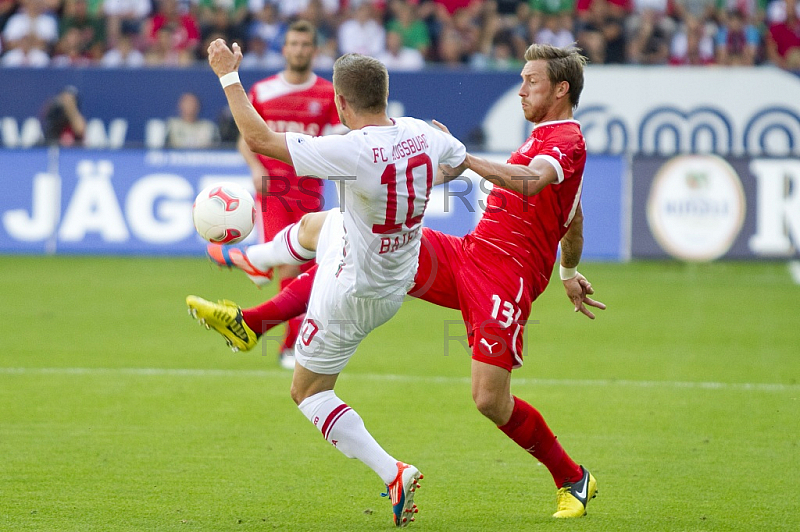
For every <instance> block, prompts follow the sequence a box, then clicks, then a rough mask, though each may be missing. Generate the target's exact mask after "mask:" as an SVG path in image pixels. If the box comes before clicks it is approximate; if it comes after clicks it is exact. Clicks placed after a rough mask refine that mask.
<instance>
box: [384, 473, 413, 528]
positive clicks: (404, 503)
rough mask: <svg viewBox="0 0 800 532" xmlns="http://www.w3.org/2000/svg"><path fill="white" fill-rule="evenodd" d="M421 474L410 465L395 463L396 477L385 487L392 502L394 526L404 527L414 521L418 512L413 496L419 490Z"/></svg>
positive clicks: (386, 494) (385, 494)
mask: <svg viewBox="0 0 800 532" xmlns="http://www.w3.org/2000/svg"><path fill="white" fill-rule="evenodd" d="M421 478H422V474H421V473H420V472H419V469H417V468H416V467H414V466H412V465H408V464H404V463H403V462H397V476H396V477H395V479H394V480H393V481H392V483H391V484H389V485H387V486H386V493H381V496H382V497H386V496H388V497H389V498H390V499H391V501H392V519H393V520H394V526H398V527H405V526H408V525H409V524H410V523H411V522H412V521H414V514H416V513H417V512H418V510H417V505H416V504H414V495H415V494H416V491H417V488H419V480H420V479H421Z"/></svg>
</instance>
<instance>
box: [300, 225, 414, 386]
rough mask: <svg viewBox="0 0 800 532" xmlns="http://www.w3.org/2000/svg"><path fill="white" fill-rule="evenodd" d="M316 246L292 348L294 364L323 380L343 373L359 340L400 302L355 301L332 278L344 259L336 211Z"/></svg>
mask: <svg viewBox="0 0 800 532" xmlns="http://www.w3.org/2000/svg"><path fill="white" fill-rule="evenodd" d="M328 212H329V214H328V217H327V218H326V219H325V223H324V224H323V225H322V229H321V230H320V235H319V243H318V245H317V264H318V265H319V266H318V269H317V273H316V277H315V278H314V287H313V288H312V289H311V297H310V299H309V301H308V310H307V311H306V316H305V319H304V320H303V324H302V325H301V326H300V333H299V335H298V337H297V342H296V343H295V360H296V361H297V362H298V363H299V364H300V365H301V366H303V367H304V368H306V369H307V370H309V371H313V372H314V373H319V374H323V375H336V374H338V373H341V371H342V370H343V369H344V367H345V366H346V365H347V363H348V362H349V361H350V357H351V356H353V353H355V351H356V348H357V347H358V344H360V343H361V340H363V339H364V338H366V336H367V335H368V334H369V333H370V332H371V331H372V330H373V329H375V328H377V327H379V326H380V325H383V324H384V323H386V322H387V321H389V319H391V318H392V316H394V315H395V314H397V311H398V310H400V305H401V304H402V303H403V299H402V298H401V297H397V298H395V297H389V298H381V299H370V298H362V297H355V296H353V295H352V288H350V287H346V286H345V285H343V284H342V283H341V282H339V280H338V279H337V278H336V273H337V271H338V269H339V264H340V262H341V259H342V239H343V237H344V225H343V220H342V213H341V212H340V211H339V209H333V210H331V211H328Z"/></svg>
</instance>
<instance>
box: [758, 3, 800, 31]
mask: <svg viewBox="0 0 800 532" xmlns="http://www.w3.org/2000/svg"><path fill="white" fill-rule="evenodd" d="M789 3H790V2H789V0H770V2H769V3H768V4H767V7H766V20H767V26H772V25H774V24H780V23H781V22H786V18H787V16H788V13H790V12H792V11H794V14H795V15H796V16H797V18H800V2H791V3H792V4H793V5H794V9H792V8H791V7H789Z"/></svg>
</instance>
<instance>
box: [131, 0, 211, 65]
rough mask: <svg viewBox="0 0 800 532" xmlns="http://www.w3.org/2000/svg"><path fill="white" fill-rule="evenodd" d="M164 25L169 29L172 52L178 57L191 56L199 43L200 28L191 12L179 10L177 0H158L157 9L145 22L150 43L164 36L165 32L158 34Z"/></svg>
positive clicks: (145, 31)
mask: <svg viewBox="0 0 800 532" xmlns="http://www.w3.org/2000/svg"><path fill="white" fill-rule="evenodd" d="M165 27H168V28H170V30H171V35H170V39H171V41H170V47H171V48H172V49H173V50H174V52H175V53H177V54H178V55H179V56H180V57H186V56H188V57H192V58H193V57H194V52H195V50H196V49H197V46H198V45H199V44H200V30H199V29H198V27H197V21H196V20H195V18H194V16H192V15H191V13H188V12H187V13H181V12H180V10H179V6H178V0H159V1H158V11H157V12H156V13H155V14H154V15H153V17H152V18H150V19H149V20H148V21H147V22H146V24H145V30H144V33H145V35H146V36H147V39H148V42H149V44H150V45H153V44H155V43H156V41H158V40H159V39H163V38H165V37H164V35H165V34H161V35H159V34H160V30H161V29H162V28H165ZM181 64H183V63H181Z"/></svg>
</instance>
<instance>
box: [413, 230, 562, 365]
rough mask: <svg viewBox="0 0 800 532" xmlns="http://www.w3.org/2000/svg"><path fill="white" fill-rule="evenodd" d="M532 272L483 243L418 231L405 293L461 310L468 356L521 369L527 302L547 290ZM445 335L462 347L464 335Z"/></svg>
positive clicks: (477, 240) (450, 343) (471, 238)
mask: <svg viewBox="0 0 800 532" xmlns="http://www.w3.org/2000/svg"><path fill="white" fill-rule="evenodd" d="M537 277H541V276H538V275H537V276H534V275H532V274H531V270H530V269H528V268H523V267H522V266H521V265H520V264H519V262H517V261H516V260H514V259H513V258H511V257H509V256H508V255H506V254H505V253H503V252H502V251H500V250H499V249H497V248H495V247H493V246H492V245H491V244H489V243H486V242H485V241H482V240H479V239H476V238H474V237H471V236H470V235H467V236H466V237H463V238H459V237H454V236H450V235H446V234H443V233H440V232H438V231H434V230H431V229H428V228H423V230H422V246H421V251H420V256H419V268H418V269H417V276H416V278H415V284H414V287H413V288H412V289H411V291H409V295H411V296H414V297H418V298H420V299H423V300H425V301H428V302H430V303H433V304H435V305H439V306H442V307H447V308H453V309H460V310H461V315H462V317H463V318H464V323H465V325H466V327H467V338H466V339H467V344H468V345H469V347H470V349H471V352H472V358H473V359H475V360H478V361H480V362H485V363H486V364H491V365H493V366H498V367H501V368H505V369H507V370H508V371H511V370H512V369H514V368H518V367H520V366H521V365H522V356H523V350H522V346H523V342H522V339H523V334H524V331H525V322H526V320H527V319H528V316H529V315H530V312H531V303H532V302H533V300H534V299H535V298H536V297H537V296H538V295H539V294H540V293H541V292H542V291H543V290H544V288H545V287H546V286H547V281H548V279H541V280H538V284H534V283H536V282H537ZM445 334H446V335H447V336H448V339H447V341H446V345H448V346H453V345H455V344H453V343H452V340H455V341H456V342H457V343H461V344H462V345H463V342H462V341H461V340H463V337H461V339H459V337H457V336H449V334H450V333H449V331H448V328H447V327H445Z"/></svg>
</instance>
